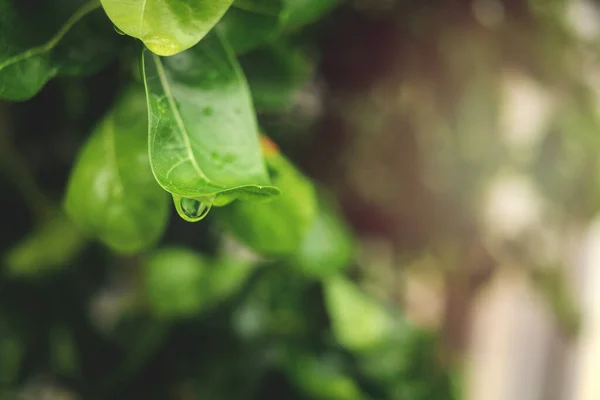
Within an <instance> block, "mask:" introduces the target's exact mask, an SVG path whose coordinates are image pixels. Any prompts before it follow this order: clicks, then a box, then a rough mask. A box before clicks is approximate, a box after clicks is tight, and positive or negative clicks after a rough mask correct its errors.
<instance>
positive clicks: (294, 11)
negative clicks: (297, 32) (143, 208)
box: [280, 0, 340, 30]
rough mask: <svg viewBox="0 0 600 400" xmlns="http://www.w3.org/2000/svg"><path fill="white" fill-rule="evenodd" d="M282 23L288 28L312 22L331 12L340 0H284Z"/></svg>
mask: <svg viewBox="0 0 600 400" xmlns="http://www.w3.org/2000/svg"><path fill="white" fill-rule="evenodd" d="M283 2H284V3H285V8H284V12H283V13H282V14H281V17H280V18H281V22H282V25H283V26H284V27H285V28H286V29H288V30H289V29H296V28H299V27H301V26H304V25H307V24H310V23H313V22H315V21H316V20H318V19H319V18H321V17H322V16H323V15H325V14H326V13H328V12H330V11H331V10H332V9H333V8H334V7H335V6H336V5H338V4H339V3H340V0H283Z"/></svg>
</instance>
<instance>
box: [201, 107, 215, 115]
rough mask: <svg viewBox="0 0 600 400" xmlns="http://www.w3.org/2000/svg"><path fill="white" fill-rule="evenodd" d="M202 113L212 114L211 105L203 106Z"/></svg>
mask: <svg viewBox="0 0 600 400" xmlns="http://www.w3.org/2000/svg"><path fill="white" fill-rule="evenodd" d="M202 113H203V114H204V115H206V116H207V117H210V116H211V115H213V109H212V107H204V109H203V110H202Z"/></svg>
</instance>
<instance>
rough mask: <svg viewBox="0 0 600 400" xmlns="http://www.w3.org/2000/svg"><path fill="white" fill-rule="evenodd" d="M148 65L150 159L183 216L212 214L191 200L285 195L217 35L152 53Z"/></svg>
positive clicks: (244, 86)
mask: <svg viewBox="0 0 600 400" xmlns="http://www.w3.org/2000/svg"><path fill="white" fill-rule="evenodd" d="M143 66H144V78H145V83H146V92H147V97H148V106H149V110H150V111H149V112H150V128H149V135H150V137H149V150H150V163H151V165H152V170H153V172H154V176H155V177H156V180H157V181H158V183H159V184H160V185H161V186H162V187H163V188H164V189H165V190H167V191H168V192H170V193H171V194H173V197H174V199H175V201H176V206H177V207H178V208H177V210H178V211H179V214H180V215H181V216H182V218H184V219H186V220H188V221H196V220H199V219H201V218H202V217H204V216H205V215H206V214H205V213H204V212H203V209H202V207H201V206H200V205H198V204H195V203H194V202H190V201H188V200H185V199H195V200H196V201H198V202H201V203H203V204H207V205H208V207H210V205H211V204H212V203H213V202H214V203H215V204H216V205H222V204H223V203H224V202H228V201H231V200H233V199H235V198H238V197H243V198H246V197H269V196H272V195H275V194H277V193H278V190H277V189H276V188H274V187H271V186H270V180H269V177H268V174H267V171H266V168H265V165H264V161H263V158H262V155H261V153H260V147H259V142H258V133H257V132H258V128H257V123H256V117H255V115H254V107H253V106H252V100H251V98H250V93H249V91H248V86H247V82H246V80H245V78H244V75H243V74H242V72H241V70H240V68H239V65H238V64H237V61H236V60H235V57H234V56H233V55H232V54H231V52H230V51H229V49H228V48H227V45H226V44H225V43H224V42H223V41H222V40H221V39H220V38H219V37H218V36H217V35H216V34H209V35H208V36H207V37H206V38H205V39H204V40H202V42H201V43H200V44H198V45H197V46H195V47H194V48H192V49H190V50H188V51H186V52H184V53H181V54H178V55H176V56H173V57H168V58H163V59H161V58H160V57H158V56H157V55H155V54H152V53H150V52H145V53H144V65H143ZM194 214H196V216H197V217H198V218H195V217H194Z"/></svg>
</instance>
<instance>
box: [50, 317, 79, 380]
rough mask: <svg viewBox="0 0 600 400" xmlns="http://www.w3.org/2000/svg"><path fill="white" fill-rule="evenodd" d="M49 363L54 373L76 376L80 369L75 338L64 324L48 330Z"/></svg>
mask: <svg viewBox="0 0 600 400" xmlns="http://www.w3.org/2000/svg"><path fill="white" fill-rule="evenodd" d="M49 345H50V363H51V364H52V369H53V371H54V372H55V373H57V374H61V375H63V376H76V375H77V374H78V372H79V371H80V368H81V367H80V365H79V360H78V354H77V350H76V346H75V338H74V337H73V332H72V330H71V329H69V328H68V327H66V326H64V325H57V326H54V327H53V328H52V329H51V330H50V343H49Z"/></svg>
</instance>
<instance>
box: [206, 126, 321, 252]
mask: <svg viewBox="0 0 600 400" xmlns="http://www.w3.org/2000/svg"><path fill="white" fill-rule="evenodd" d="M262 142H263V152H264V154H265V160H266V162H267V167H268V169H269V172H270V174H271V179H272V180H273V183H274V184H275V185H276V186H277V187H278V188H279V189H281V194H280V195H279V196H278V197H277V198H275V199H274V200H271V201H268V202H260V203H258V202H249V201H244V202H241V201H237V202H234V203H233V204H231V205H229V206H227V207H224V208H223V209H222V210H219V212H218V216H219V218H220V219H221V220H222V221H223V223H224V225H225V226H226V227H227V229H229V230H230V231H231V232H233V233H234V234H235V235H236V236H237V237H238V238H239V239H240V240H242V241H243V242H244V243H246V244H247V245H248V246H250V247H251V248H252V249H254V250H256V251H257V252H259V253H261V254H268V255H289V254H292V253H294V252H295V251H296V250H297V249H298V248H299V246H300V244H301V242H302V239H303V238H304V235H305V234H306V232H307V231H308V229H309V228H310V226H311V225H312V223H313V220H314V218H315V213H316V209H317V205H316V195H315V190H314V187H313V186H312V184H311V183H310V181H309V180H308V179H307V178H306V177H305V176H303V175H302V174H301V173H300V172H299V171H298V170H296V168H295V167H294V166H293V165H292V164H291V163H290V162H289V161H288V160H287V159H286V158H285V157H284V156H283V155H282V154H281V153H279V151H278V150H277V148H276V147H275V146H274V144H272V142H271V141H270V139H267V138H266V137H262Z"/></svg>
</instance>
